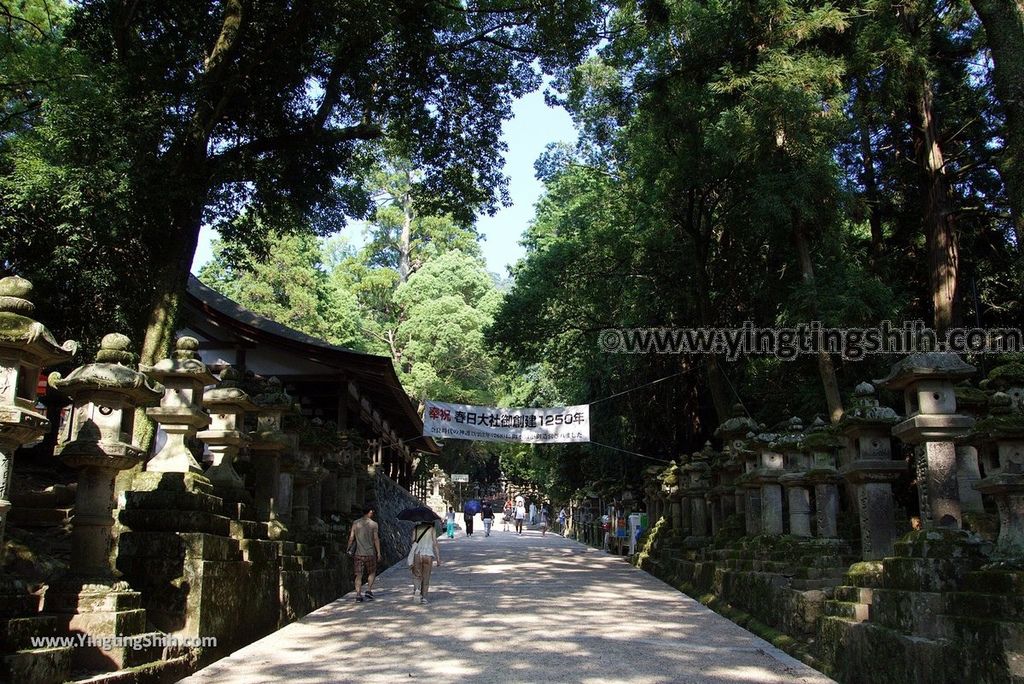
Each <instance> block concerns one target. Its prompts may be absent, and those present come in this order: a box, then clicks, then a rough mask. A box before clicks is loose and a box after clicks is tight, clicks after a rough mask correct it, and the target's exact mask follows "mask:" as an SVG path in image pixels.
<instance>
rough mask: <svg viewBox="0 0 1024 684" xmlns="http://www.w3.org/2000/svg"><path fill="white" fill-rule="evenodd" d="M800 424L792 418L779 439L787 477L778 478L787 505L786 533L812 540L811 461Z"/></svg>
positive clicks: (796, 419) (799, 421)
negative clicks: (809, 473)
mask: <svg viewBox="0 0 1024 684" xmlns="http://www.w3.org/2000/svg"><path fill="white" fill-rule="evenodd" d="M803 427H804V426H803V422H802V421H801V420H800V419H799V418H797V417H795V416H794V417H793V418H791V419H790V420H789V422H788V424H787V425H786V432H785V433H783V435H782V438H781V439H780V444H779V447H780V448H781V449H782V452H783V456H784V458H785V464H786V474H785V475H782V476H780V477H779V483H780V484H782V487H783V489H785V492H786V502H787V503H788V504H789V533H790V534H792V535H793V536H795V537H810V536H811V489H810V485H811V482H810V480H809V479H808V477H807V473H808V471H809V470H810V466H811V458H810V455H809V454H808V453H807V451H806V450H805V448H804V445H803Z"/></svg>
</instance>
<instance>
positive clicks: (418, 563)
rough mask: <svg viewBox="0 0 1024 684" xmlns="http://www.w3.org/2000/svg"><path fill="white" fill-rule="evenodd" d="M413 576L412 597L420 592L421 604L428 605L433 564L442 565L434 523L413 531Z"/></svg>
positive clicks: (423, 524) (422, 525) (420, 526)
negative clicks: (414, 579) (414, 580)
mask: <svg viewBox="0 0 1024 684" xmlns="http://www.w3.org/2000/svg"><path fill="white" fill-rule="evenodd" d="M412 554H413V556H412V574H413V576H414V577H415V578H416V583H415V584H413V585H412V597H413V598H414V599H415V598H416V590H417V589H418V590H419V592H420V603H424V604H425V603H427V594H428V593H429V592H430V574H431V572H432V571H433V564H434V563H437V565H438V566H439V567H440V565H441V548H440V547H439V546H438V545H437V534H436V533H435V532H434V523H420V524H418V525H417V526H416V527H415V529H413V531H412Z"/></svg>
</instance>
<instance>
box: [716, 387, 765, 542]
mask: <svg viewBox="0 0 1024 684" xmlns="http://www.w3.org/2000/svg"><path fill="white" fill-rule="evenodd" d="M759 431H760V426H758V424H757V422H756V421H754V420H753V419H752V418H750V417H748V416H747V414H746V411H745V410H744V408H743V404H735V405H734V406H733V408H732V416H731V417H730V418H729V419H728V420H726V421H725V422H724V423H722V424H721V425H719V426H718V429H716V430H715V437H717V438H719V439H721V440H722V445H723V447H724V449H725V452H726V454H728V458H727V460H726V461H725V464H724V466H723V469H724V471H725V472H726V473H728V479H729V483H731V484H732V485H733V496H734V506H733V510H734V512H735V513H738V514H740V515H742V516H743V517H744V530H745V531H746V533H747V534H749V535H754V534H757V533H758V532H759V531H760V529H761V510H760V507H759V506H758V507H756V508H754V506H755V500H756V502H758V503H759V502H760V500H761V499H760V490H759V488H757V487H756V485H751V486H747V481H748V480H749V476H747V475H746V473H747V472H748V471H750V470H753V468H755V467H756V465H754V464H753V463H751V464H750V466H749V467H748V466H747V462H746V460H747V459H746V457H747V456H750V457H751V458H754V457H755V456H756V454H754V453H752V452H750V451H749V450H748V448H747V442H746V439H747V437H748V436H752V435H754V434H756V433H757V432H759Z"/></svg>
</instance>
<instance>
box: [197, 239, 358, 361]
mask: <svg viewBox="0 0 1024 684" xmlns="http://www.w3.org/2000/svg"><path fill="white" fill-rule="evenodd" d="M270 236H271V237H270V242H271V244H272V248H271V251H270V253H269V255H268V258H267V259H266V260H264V261H260V260H258V259H256V258H254V257H253V256H248V257H246V258H244V260H242V261H241V262H236V263H231V262H229V261H228V260H227V259H226V257H225V252H226V247H225V243H224V242H223V241H219V240H218V241H216V242H215V243H214V245H213V253H214V258H213V260H212V261H211V262H210V263H208V264H207V265H206V266H204V267H203V268H202V269H201V270H200V272H199V278H200V280H202V281H203V282H205V283H206V284H207V285H209V286H210V287H213V288H214V289H216V290H218V291H219V292H221V293H222V294H224V295H225V296H227V297H229V298H230V299H233V300H234V301H236V302H238V303H239V304H241V305H242V306H244V307H246V308H247V309H251V310H252V311H254V312H256V313H258V314H260V315H262V316H266V317H267V318H270V319H271V320H274V321H277V322H278V323H283V324H284V325H287V326H289V327H291V328H295V329H296V330H299V331H301V332H304V333H306V334H308V335H312V336H313V337H319V338H320V339H322V340H326V341H327V342H330V343H332V344H338V345H341V346H345V347H350V348H353V349H358V350H363V349H364V346H365V342H364V336H363V322H362V320H361V319H360V317H359V314H358V310H357V307H356V298H355V295H354V294H353V293H352V292H350V291H347V290H343V289H340V288H338V287H336V286H335V283H334V282H332V281H331V280H330V279H329V278H328V276H327V273H326V272H325V271H324V266H323V261H322V260H323V252H324V248H323V246H322V243H321V241H320V240H318V239H317V238H316V237H314V236H312V235H309V234H303V233H297V234H289V235H279V234H277V233H275V232H273V231H271V233H270Z"/></svg>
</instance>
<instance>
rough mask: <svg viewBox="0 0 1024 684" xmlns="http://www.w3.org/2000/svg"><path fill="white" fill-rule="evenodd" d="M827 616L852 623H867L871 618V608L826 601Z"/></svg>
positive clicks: (851, 603) (843, 602) (862, 604)
mask: <svg viewBox="0 0 1024 684" xmlns="http://www.w3.org/2000/svg"><path fill="white" fill-rule="evenodd" d="M825 615H826V616H829V617H838V618H843V619H844V620H849V621H851V622H866V621H867V620H868V619H869V618H870V616H871V606H869V605H868V604H866V603H853V602H850V601H825Z"/></svg>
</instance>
